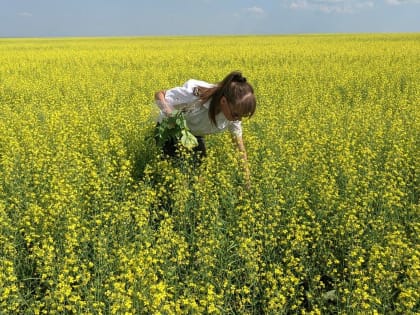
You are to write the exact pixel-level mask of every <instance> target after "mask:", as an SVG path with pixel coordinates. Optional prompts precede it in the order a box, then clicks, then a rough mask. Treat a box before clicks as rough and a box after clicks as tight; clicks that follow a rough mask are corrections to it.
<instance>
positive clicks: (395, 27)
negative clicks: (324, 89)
mask: <svg viewBox="0 0 420 315" xmlns="http://www.w3.org/2000/svg"><path fill="white" fill-rule="evenodd" d="M372 32H373V33H378V32H420V0H380V1H375V0H261V1H251V0H137V1H136V0H0V37H62V36H142V35H217V34H303V33H372Z"/></svg>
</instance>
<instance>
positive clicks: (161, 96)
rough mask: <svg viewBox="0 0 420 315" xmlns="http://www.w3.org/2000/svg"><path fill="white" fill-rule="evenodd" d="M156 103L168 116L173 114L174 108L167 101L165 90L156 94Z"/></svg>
mask: <svg viewBox="0 0 420 315" xmlns="http://www.w3.org/2000/svg"><path fill="white" fill-rule="evenodd" d="M155 101H156V103H157V104H158V106H159V107H160V109H161V110H162V111H163V112H164V113H165V114H167V115H170V114H171V113H172V108H171V107H170V106H169V105H168V103H167V102H166V100H165V90H162V91H158V92H156V93H155Z"/></svg>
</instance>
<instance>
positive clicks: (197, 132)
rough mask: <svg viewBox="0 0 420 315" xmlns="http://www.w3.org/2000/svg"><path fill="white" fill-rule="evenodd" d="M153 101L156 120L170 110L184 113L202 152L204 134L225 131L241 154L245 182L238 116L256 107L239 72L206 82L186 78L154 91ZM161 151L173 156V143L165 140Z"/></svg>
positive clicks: (242, 147) (244, 152)
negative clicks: (168, 87)
mask: <svg viewBox="0 0 420 315" xmlns="http://www.w3.org/2000/svg"><path fill="white" fill-rule="evenodd" d="M155 101H156V104H157V105H158V106H159V108H160V110H161V112H160V116H159V122H161V121H162V119H164V117H165V116H169V115H171V113H172V111H173V110H179V111H182V112H184V116H185V120H186V122H187V125H188V128H189V129H190V131H191V133H192V134H193V135H194V136H196V138H197V140H198V146H197V147H196V148H195V151H196V152H198V153H199V155H200V157H204V156H205V155H206V147H205V143H204V136H205V135H208V134H212V133H217V132H222V131H225V130H229V131H230V133H231V135H232V138H233V141H234V143H235V144H236V147H237V148H238V149H239V152H240V154H241V157H242V161H243V166H244V171H245V179H246V181H247V183H248V184H249V167H248V161H247V154H246V150H245V146H244V143H243V140H242V124H241V119H242V117H251V116H252V115H253V114H254V112H255V108H256V99H255V95H254V89H253V88H252V86H251V85H250V84H249V83H248V82H247V80H246V78H245V77H243V76H242V73H241V72H239V71H233V72H231V73H230V74H228V75H227V76H226V77H225V78H224V79H223V81H221V82H220V83H217V84H210V83H207V82H204V81H198V80H193V79H191V80H188V81H187V82H186V83H185V84H184V85H183V86H182V87H175V88H172V89H169V90H162V91H158V92H156V94H155ZM163 150H164V153H166V154H168V155H171V156H173V155H174V154H175V150H176V143H174V142H173V141H169V142H167V143H165V144H164V146H163Z"/></svg>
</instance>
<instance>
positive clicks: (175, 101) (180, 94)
mask: <svg viewBox="0 0 420 315" xmlns="http://www.w3.org/2000/svg"><path fill="white" fill-rule="evenodd" d="M196 86H197V85H196V84H195V80H188V81H187V82H185V84H184V85H183V86H178V87H175V88H172V89H169V90H166V93H165V100H166V102H167V103H168V105H169V106H171V107H174V106H175V105H179V104H188V103H191V102H194V101H196V100H197V99H198V97H197V96H196V95H194V87H196Z"/></svg>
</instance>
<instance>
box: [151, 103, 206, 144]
mask: <svg viewBox="0 0 420 315" xmlns="http://www.w3.org/2000/svg"><path fill="white" fill-rule="evenodd" d="M155 138H156V140H157V144H158V145H159V146H162V145H163V144H164V143H165V142H167V141H170V140H175V142H178V143H179V144H181V145H182V146H183V147H185V148H187V149H192V148H194V147H195V146H197V145H198V142H197V138H196V137H195V136H194V135H193V134H192V133H191V132H190V129H189V128H188V125H187V122H186V120H185V117H184V114H183V113H182V111H177V110H174V111H173V112H172V113H171V115H169V116H166V117H165V118H164V119H163V120H162V122H161V123H160V124H159V125H158V126H157V128H156V132H155Z"/></svg>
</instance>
